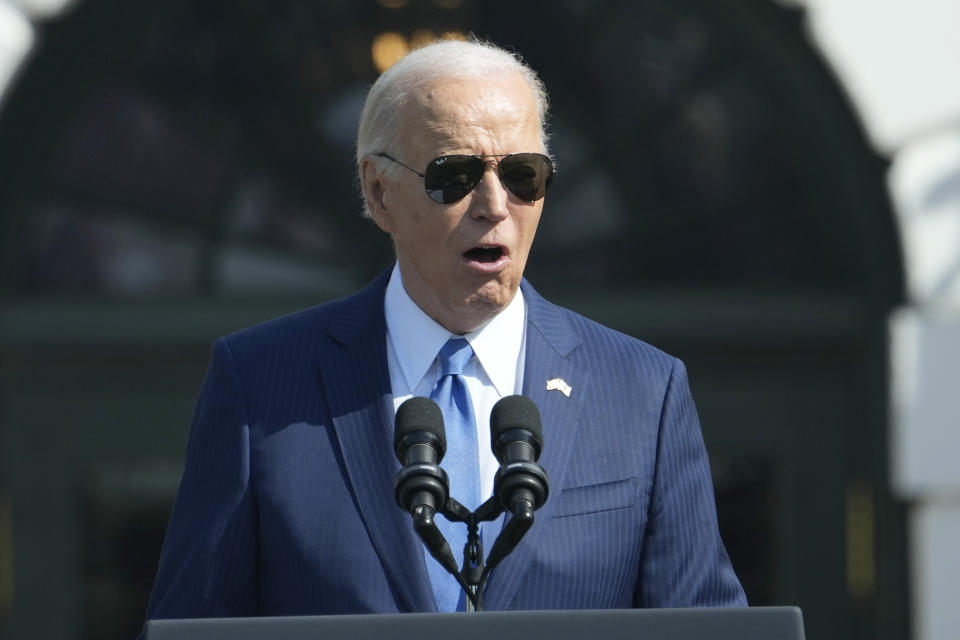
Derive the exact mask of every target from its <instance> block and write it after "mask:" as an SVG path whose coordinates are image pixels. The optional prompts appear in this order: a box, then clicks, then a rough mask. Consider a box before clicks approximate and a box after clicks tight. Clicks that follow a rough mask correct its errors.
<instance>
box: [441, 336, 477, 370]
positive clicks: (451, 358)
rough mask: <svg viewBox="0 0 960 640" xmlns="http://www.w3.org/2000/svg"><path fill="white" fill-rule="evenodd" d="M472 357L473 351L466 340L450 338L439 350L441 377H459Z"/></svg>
mask: <svg viewBox="0 0 960 640" xmlns="http://www.w3.org/2000/svg"><path fill="white" fill-rule="evenodd" d="M472 357H473V349H472V348H471V347H470V343H469V342H467V340H466V338H450V339H449V340H447V343H446V344H445V345H443V348H442V349H440V354H439V358H440V369H441V371H442V373H441V374H440V375H441V377H445V376H459V375H461V374H462V373H463V370H464V369H465V368H466V366H467V363H468V362H470V358H472Z"/></svg>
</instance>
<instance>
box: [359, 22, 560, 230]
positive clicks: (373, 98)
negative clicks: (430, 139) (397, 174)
mask: <svg viewBox="0 0 960 640" xmlns="http://www.w3.org/2000/svg"><path fill="white" fill-rule="evenodd" d="M505 72H506V73H509V72H515V73H519V74H520V75H521V76H522V77H523V79H524V80H526V81H527V84H528V85H529V87H530V91H531V93H533V98H534V102H535V103H536V107H537V121H538V123H539V125H540V142H541V145H542V147H543V152H544V153H549V152H548V151H547V132H546V118H547V109H548V107H549V102H548V100H547V90H546V88H545V87H544V86H543V82H541V80H540V78H539V77H538V76H537V73H536V72H535V71H534V70H533V69H531V68H530V67H529V66H528V65H527V64H526V63H525V62H524V61H523V59H522V58H521V57H520V56H519V55H518V54H515V53H511V52H509V51H507V50H505V49H502V48H500V47H498V46H497V45H495V44H493V43H492V42H485V41H481V40H478V39H475V38H472V37H471V39H469V40H466V41H464V40H441V41H438V42H434V43H432V44H429V45H426V46H424V47H422V48H420V49H416V50H414V51H411V52H410V53H409V54H407V55H406V56H404V57H403V58H401V59H400V61H398V62H397V63H396V64H394V65H393V66H392V67H390V68H389V69H387V70H386V71H384V72H383V73H382V74H381V75H380V77H379V78H377V81H376V82H374V83H373V86H372V87H370V91H369V93H367V100H366V102H365V103H364V105H363V112H362V113H361V115H360V126H359V130H358V132H357V173H358V176H359V178H360V189H361V194H360V195H361V198H363V193H362V190H363V176H362V174H361V171H362V168H361V167H362V162H363V159H364V158H365V157H366V156H371V155H374V154H377V153H380V152H388V151H390V150H392V149H393V147H394V145H395V144H396V140H397V133H398V130H399V124H398V123H399V117H400V110H401V108H402V107H403V105H404V104H405V103H406V101H407V99H408V98H409V96H410V95H411V94H413V93H415V92H416V91H419V90H420V89H422V88H423V87H424V85H427V84H431V83H433V82H435V81H436V80H438V79H444V78H457V79H463V78H470V79H473V78H482V77H489V76H492V75H499V74H503V73H505ZM377 161H378V164H379V165H380V166H381V167H382V169H383V170H384V171H386V172H391V171H397V170H398V167H396V165H394V164H393V163H389V164H383V163H380V162H379V159H377ZM363 215H364V216H366V217H370V207H369V206H368V205H367V202H366V199H365V198H364V201H363Z"/></svg>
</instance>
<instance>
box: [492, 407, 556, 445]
mask: <svg viewBox="0 0 960 640" xmlns="http://www.w3.org/2000/svg"><path fill="white" fill-rule="evenodd" d="M510 429H526V430H527V431H529V432H530V433H531V434H533V438H534V440H535V441H536V443H537V447H538V448H542V447H543V426H542V425H541V423H540V410H539V409H537V405H536V404H534V403H533V400H531V399H530V398H527V397H526V396H506V397H504V398H501V399H500V400H498V401H497V404H495V405H493V411H491V412H490V442H491V443H493V445H494V446H496V443H497V441H498V440H499V439H500V436H501V435H503V434H504V433H506V432H507V431H509V430H510Z"/></svg>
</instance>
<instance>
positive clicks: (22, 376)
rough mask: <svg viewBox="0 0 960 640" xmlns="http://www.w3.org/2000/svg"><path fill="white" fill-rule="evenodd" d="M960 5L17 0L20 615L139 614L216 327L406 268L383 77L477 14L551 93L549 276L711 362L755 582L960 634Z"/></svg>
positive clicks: (730, 522)
mask: <svg viewBox="0 0 960 640" xmlns="http://www.w3.org/2000/svg"><path fill="white" fill-rule="evenodd" d="M957 24H960V8H958V6H957V5H956V3H955V2H952V1H951V0H922V1H918V2H907V1H906V0H901V1H889V2H877V1H876V0H848V1H847V2H844V3H829V4H828V2H827V0H806V1H800V0H794V1H792V2H785V1H781V2H773V1H772V0H738V1H737V2H730V3H717V2H712V1H710V0H635V1H626V0H595V1H587V0H557V1H555V2H532V1H531V2H517V1H516V0H485V1H483V2H480V0H378V1H374V0H365V1H362V2H361V1H353V0H327V1H326V2H304V1H296V0H270V1H269V2H268V1H266V0H229V1H227V0H204V1H203V2H197V1H187V0H167V1H165V2H142V1H133V0H77V1H74V2H71V1H70V0H0V303H2V309H0V447H2V457H0V464H2V467H0V634H2V635H3V637H9V638H57V639H66V640H70V639H77V640H80V639H94V638H123V637H132V636H133V635H135V634H136V633H137V632H138V630H139V629H140V626H141V624H142V621H143V614H144V610H145V608H146V601H147V597H148V595H149V591H150V588H151V585H152V581H153V578H154V573H155V571H156V565H157V560H158V556H159V551H160V545H161V543H162V539H163V534H164V529H165V527H166V522H167V518H168V516H169V512H170V508H171V506H172V502H173V498H174V495H175V492H176V489H177V485H178V482H179V474H180V471H181V468H182V458H183V453H184V448H185V444H186V438H187V433H188V428H189V423H190V416H191V413H192V408H193V402H194V400H195V398H196V394H197V391H198V390H199V386H200V383H201V380H202V377H203V374H204V371H205V368H206V364H207V359H208V356H209V348H210V345H211V342H212V341H213V339H214V338H215V337H217V336H219V335H223V334H225V333H229V332H231V331H234V330H237V329H240V328H242V327H244V326H247V325H250V324H252V323H255V322H258V321H260V320H263V319H266V318H269V317H273V316H276V315H279V314H281V313H286V312H289V311H293V310H296V309H299V308H303V307H306V306H311V305H314V304H317V303H320V302H323V301H325V300H328V299H331V298H334V297H338V296H341V295H345V294H347V293H350V292H352V291H354V290H356V289H357V288H359V287H361V286H362V285H363V284H365V283H366V282H367V281H368V280H369V279H371V278H372V277H373V276H374V275H375V274H377V273H378V272H379V271H380V270H382V269H383V268H385V267H386V266H388V265H389V264H390V261H391V255H392V254H391V250H390V246H389V243H388V240H387V238H386V237H385V236H384V235H383V234H382V233H380V232H379V231H378V230H377V229H376V228H375V227H374V226H373V225H372V224H370V223H368V222H366V221H364V220H362V219H361V217H360V213H359V211H360V205H359V200H358V197H357V192H356V187H355V182H354V164H353V156H352V154H353V143H354V136H355V130H356V123H357V119H358V116H359V110H360V108H361V105H362V102H363V99H364V96H365V91H366V89H367V87H369V85H370V84H371V83H372V82H373V80H374V79H375V78H376V76H377V74H378V73H379V72H380V71H382V70H383V69H385V68H387V67H388V66H389V65H390V64H391V63H392V62H393V61H394V60H396V59H397V58H398V57H399V56H400V55H402V54H403V53H404V52H405V51H407V50H408V49H409V48H410V47H415V46H417V45H418V44H422V43H425V42H429V41H431V40H432V39H434V38H437V37H464V36H465V34H467V33H475V34H477V35H479V36H481V37H485V38H489V39H492V40H493V41H495V42H497V43H499V44H501V45H504V46H506V47H508V48H511V49H515V50H516V51H518V52H520V53H521V54H522V55H523V56H524V57H525V59H526V60H527V61H528V62H529V63H530V64H531V65H532V66H533V67H534V68H535V69H536V70H538V71H539V72H540V74H541V76H542V78H543V79H544V81H545V83H546V85H547V87H548V89H549V91H550V94H551V98H552V102H553V108H552V117H551V120H550V129H551V131H552V151H553V153H554V155H555V156H556V157H557V159H558V161H559V167H560V172H559V175H558V178H557V180H556V181H555V183H554V187H553V190H552V191H551V193H550V196H549V197H548V199H547V205H546V209H545V211H544V216H543V220H542V223H541V227H540V232H539V235H538V237H537V241H536V243H535V247H534V251H533V255H532V258H531V261H530V264H529V266H528V271H527V275H528V277H529V278H530V280H531V281H532V282H533V284H534V285H535V286H536V287H537V288H538V289H539V290H540V291H541V292H542V293H544V294H545V295H546V296H547V297H549V298H551V299H552V300H553V301H555V302H558V303H560V304H563V305H566V306H569V307H572V308H574V309H576V310H578V311H580V312H582V313H584V314H586V315H588V316H591V317H593V318H595V319H597V320H600V321H601V322H604V323H605V324H608V325H610V326H613V327H616V328H618V329H621V330H623V331H625V332H627V333H630V334H632V335H635V336H637V337H640V338H642V339H644V340H647V341H648V342H651V343H653V344H655V345H657V346H659V347H661V348H663V349H665V350H667V351H669V352H671V353H673V354H675V355H677V356H679V357H681V358H682V359H683V360H684V361H685V362H686V363H687V367H688V369H689V373H690V378H691V384H692V386H693V391H694V396H695V398H696V400H697V404H698V408H699V411H700V414H701V420H702V423H703V429H704V435H705V438H706V441H707V446H708V449H709V451H710V454H711V460H712V464H713V470H714V482H715V487H716V493H717V504H718V510H719V516H720V523H721V530H722V534H723V537H724V539H725V541H726V544H727V548H728V550H729V552H730V555H731V558H732V561H733V564H734V567H735V569H736V570H737V572H738V574H739V576H740V577H741V580H742V582H743V584H744V587H745V589H746V591H747V595H748V598H749V600H750V602H751V604H754V605H769V604H793V605H799V606H800V607H802V608H803V611H804V617H805V621H806V626H807V636H808V637H809V638H816V639H817V640H830V639H847V638H849V639H864V640H866V639H873V638H878V639H885V640H895V639H897V640H899V639H903V640H906V639H908V638H912V639H914V640H930V639H934V638H937V639H939V638H944V639H946V638H955V637H956V633H957V629H960V617H958V616H960V613H958V609H960V608H958V607H956V602H957V600H958V596H960V588H958V587H957V586H956V584H955V582H956V577H957V576H958V575H960V551H958V550H957V548H956V541H957V540H958V539H960V470H958V469H960V465H957V464H956V461H955V458H956V456H957V454H958V453H960V433H958V432H960V429H958V428H957V422H958V414H960V411H958V409H957V407H958V403H960V400H958V399H957V397H956V396H957V391H960V365H957V362H958V361H960V312H958V309H960V83H957V82H956V81H955V80H950V78H955V76H956V70H957V63H958V62H960V42H958V41H957V39H956V38H955V36H954V34H953V33H952V31H953V30H954V29H955V27H956V25H957Z"/></svg>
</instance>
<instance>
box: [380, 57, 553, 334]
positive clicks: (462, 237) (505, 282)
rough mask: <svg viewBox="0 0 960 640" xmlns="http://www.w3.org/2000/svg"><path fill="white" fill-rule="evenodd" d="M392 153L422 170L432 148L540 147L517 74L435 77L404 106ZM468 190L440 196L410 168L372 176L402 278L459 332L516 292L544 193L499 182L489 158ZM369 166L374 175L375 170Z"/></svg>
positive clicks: (434, 153) (490, 151) (489, 151)
mask: <svg viewBox="0 0 960 640" xmlns="http://www.w3.org/2000/svg"><path fill="white" fill-rule="evenodd" d="M398 139H399V145H398V148H397V150H396V152H397V154H398V155H397V159H398V160H400V161H401V162H403V163H404V164H406V165H408V166H410V167H413V168H414V169H417V170H418V171H420V172H423V170H424V168H425V167H426V166H427V163H428V162H430V161H431V160H433V159H434V158H436V157H438V156H444V155H452V154H466V155H480V156H487V155H491V156H492V155H500V154H509V153H522V152H540V151H542V150H543V149H542V146H541V141H540V128H539V124H538V121H537V111H536V105H535V103H534V99H533V95H532V93H531V91H530V88H529V86H528V85H527V83H526V81H525V80H524V79H523V78H522V77H521V76H520V75H519V74H512V73H511V74H503V75H501V76H496V77H492V78H485V79H479V80H478V79H473V80H463V81H461V80H457V79H452V80H445V81H438V82H436V83H434V84H432V85H428V87H427V88H426V89H425V90H423V91H421V92H419V93H418V95H417V96H416V97H415V98H414V99H412V100H411V101H410V102H409V103H407V104H406V105H404V107H403V109H402V110H401V112H400V134H399V137H398ZM490 160H491V162H490V164H488V165H487V168H486V171H485V172H484V175H483V179H482V180H481V182H480V184H479V185H477V187H476V188H475V189H474V190H473V191H471V192H470V193H469V194H467V196H466V197H465V198H463V199H462V200H459V201H458V202H454V203H452V204H438V203H436V202H434V201H433V200H431V199H430V198H429V197H428V196H427V194H426V192H425V191H424V185H423V178H420V177H418V176H417V175H415V174H414V173H412V172H410V171H407V170H406V169H402V168H399V167H398V169H399V171H398V172H396V173H394V174H393V175H390V176H383V175H382V174H379V173H376V169H375V167H373V165H372V163H370V164H367V165H366V167H365V170H364V183H365V187H367V193H368V199H370V194H371V190H370V188H369V184H368V183H369V182H370V180H368V178H367V176H368V175H371V176H373V175H375V176H377V178H376V179H377V180H378V182H377V184H378V185H380V186H381V189H382V190H379V191H378V190H376V189H374V190H373V192H372V193H374V198H373V200H375V202H372V203H371V210H372V212H373V217H374V220H375V221H376V223H377V225H378V226H379V227H380V228H381V229H383V230H384V231H387V232H388V233H390V234H391V235H392V236H393V240H394V245H395V248H396V253H397V261H398V263H399V266H400V273H401V275H402V277H403V284H404V287H405V289H406V291H407V293H408V294H409V295H410V297H411V298H412V299H413V301H414V302H416V303H417V304H418V305H419V306H420V308H421V309H423V310H424V311H425V312H426V313H427V315H429V316H430V317H432V318H433V319H434V320H436V321H437V322H439V323H440V324H441V325H443V326H444V327H446V328H447V329H449V330H451V331H453V332H455V333H465V332H468V331H472V330H474V329H476V328H478V327H479V326H481V325H482V324H484V323H485V322H486V321H487V320H489V319H490V318H492V317H493V316H494V315H496V314H497V313H498V312H499V311H500V310H501V309H503V308H504V307H505V306H507V304H509V303H510V301H511V300H512V299H513V296H514V295H515V294H516V292H517V288H518V287H519V285H520V279H521V276H522V275H523V269H524V267H525V266H526V264H527V256H528V255H529V253H530V245H531V244H532V243H533V237H534V235H535V234H536V231H537V224H538V223H539V221H540V212H541V210H542V209H543V200H542V199H541V200H538V201H536V202H533V203H531V202H525V201H522V200H520V199H519V198H517V196H515V195H513V194H512V193H510V192H509V191H508V190H507V189H506V188H504V186H503V185H502V184H501V183H500V179H499V177H498V176H497V173H496V165H495V164H494V162H493V161H494V160H495V158H491V159H490ZM371 172H372V173H371Z"/></svg>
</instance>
